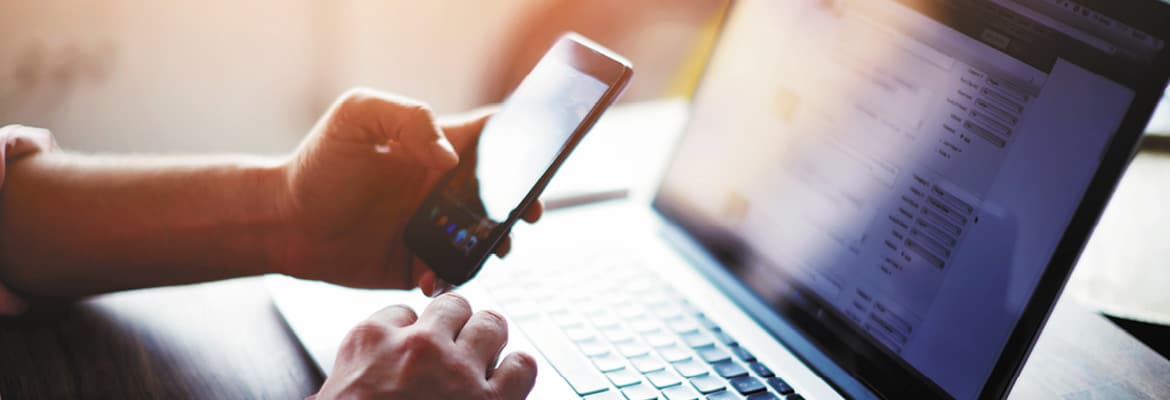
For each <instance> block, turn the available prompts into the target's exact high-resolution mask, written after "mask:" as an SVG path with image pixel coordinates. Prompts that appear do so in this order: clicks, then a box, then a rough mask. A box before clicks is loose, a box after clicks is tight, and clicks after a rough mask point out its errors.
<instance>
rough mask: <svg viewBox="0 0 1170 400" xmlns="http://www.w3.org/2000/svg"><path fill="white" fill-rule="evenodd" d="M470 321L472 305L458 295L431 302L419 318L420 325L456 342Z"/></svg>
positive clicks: (437, 298) (450, 295) (446, 296)
mask: <svg viewBox="0 0 1170 400" xmlns="http://www.w3.org/2000/svg"><path fill="white" fill-rule="evenodd" d="M468 319H471V304H470V303H468V302H467V299H465V298H463V296H460V295H459V294H456V293H446V294H443V295H442V296H439V297H436V298H435V299H434V300H431V304H428V305H427V308H426V310H424V311H423V314H422V316H420V317H418V325H420V326H424V327H427V328H429V329H432V330H433V331H435V332H437V333H439V334H441V335H444V336H446V337H449V338H450V339H451V340H455V339H456V338H457V337H458V336H459V331H461V330H463V325H466V324H467V320H468Z"/></svg>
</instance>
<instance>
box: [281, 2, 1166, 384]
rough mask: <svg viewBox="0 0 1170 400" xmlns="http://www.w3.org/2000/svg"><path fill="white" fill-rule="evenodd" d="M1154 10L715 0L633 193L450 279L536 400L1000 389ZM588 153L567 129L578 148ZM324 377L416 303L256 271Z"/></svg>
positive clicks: (1162, 69) (1143, 68)
mask: <svg viewBox="0 0 1170 400" xmlns="http://www.w3.org/2000/svg"><path fill="white" fill-rule="evenodd" d="M1166 21H1170V6H1168V5H1166V4H1164V3H1161V2H1159V1H1156V0H1141V1H1138V0H1135V1H1126V2H1115V1H1108V0H1078V1H1069V0H1014V1H1013V0H992V1H983V0H901V1H894V0H889V1H877V0H874V1H816V0H803V1H801V0H793V1H768V0H744V1H739V2H735V3H734V4H733V6H732V8H731V9H730V10H729V12H728V14H727V16H726V21H725V22H724V25H723V31H722V33H721V34H720V37H719V39H718V43H717V45H716V47H715V50H714V53H713V55H712V58H711V60H710V61H709V64H708V65H707V68H706V70H705V72H704V76H703V78H702V81H701V84H700V86H699V89H698V92H697V94H696V96H695V98H694V100H693V102H692V104H691V106H690V117H689V119H688V120H687V123H686V127H685V129H684V131H683V133H682V135H681V136H680V138H679V139H678V141H677V144H676V145H675V146H674V147H673V152H672V155H671V156H670V159H669V161H666V162H665V163H664V167H663V172H662V174H661V178H660V179H659V180H658V184H657V188H656V190H655V191H654V193H653V196H652V199H648V200H645V201H643V200H639V199H638V198H636V197H635V198H631V199H628V200H624V201H610V202H605V203H599V204H594V205H589V206H581V207H574V208H571V209H565V210H561V211H556V212H552V213H550V214H548V215H547V216H546V218H545V219H544V220H542V221H541V222H540V223H538V224H536V225H534V226H530V227H517V240H516V243H517V245H516V246H515V251H514V253H513V254H512V255H510V256H509V257H508V258H507V259H505V260H493V261H492V262H491V263H490V264H489V265H488V266H487V267H486V268H484V270H483V272H482V273H481V275H480V277H478V278H477V279H475V280H474V281H472V282H471V283H469V284H468V285H466V286H465V287H463V288H461V289H460V291H462V292H463V293H464V294H465V295H467V296H468V297H469V298H470V299H471V302H472V303H473V305H475V307H477V308H492V309H497V310H501V311H503V313H504V314H505V315H506V317H507V318H508V320H509V326H510V332H511V335H510V336H511V339H510V341H509V345H508V348H507V349H506V351H514V350H523V351H527V352H529V353H531V354H533V355H536V356H537V358H538V359H539V361H538V363H539V368H540V374H539V377H538V380H537V384H536V388H535V389H534V391H533V393H532V398H552V399H566V398H585V399H651V398H664V399H679V398H706V399H744V398H746V399H752V400H763V399H801V398H805V399H836V398H863V399H864V398H895V399H905V398H956V399H973V398H1002V397H1006V396H1007V395H1008V393H1009V392H1010V389H1011V387H1012V383H1013V381H1014V379H1015V377H1016V376H1017V374H1018V373H1019V371H1020V369H1021V366H1022V365H1023V363H1024V361H1025V359H1026V358H1027V357H1028V353H1029V351H1030V349H1031V347H1032V345H1033V343H1034V342H1035V340H1036V338H1037V337H1038V335H1039V333H1040V330H1041V328H1042V327H1043V325H1044V323H1045V320H1046V318H1047V316H1048V315H1049V313H1050V311H1051V309H1052V308H1053V305H1054V303H1055V301H1056V299H1057V297H1058V296H1059V294H1060V292H1061V289H1062V287H1063V285H1064V283H1065V281H1066V279H1067V278H1068V276H1069V274H1070V272H1071V270H1072V267H1073V265H1074V264H1075V262H1076V260H1077V257H1078V254H1079V253H1080V250H1081V248H1082V246H1083V245H1084V243H1085V241H1086V239H1087V237H1088V235H1089V233H1090V232H1091V231H1092V229H1093V226H1094V224H1095V223H1096V221H1097V219H1098V217H1099V215H1100V213H1101V211H1102V209H1103V207H1104V205H1105V202H1106V201H1107V199H1108V198H1109V195H1110V193H1111V192H1112V190H1113V189H1114V186H1115V185H1116V183H1117V181H1118V178H1119V177H1120V175H1121V173H1122V172H1123V170H1124V169H1125V167H1126V165H1127V163H1128V161H1129V160H1130V158H1131V157H1132V156H1133V154H1134V151H1135V149H1136V148H1137V144H1138V142H1139V140H1140V137H1141V134H1142V129H1143V127H1145V126H1146V123H1147V122H1148V120H1149V118H1150V115H1151V113H1152V112H1153V109H1154V106H1155V104H1156V103H1157V101H1158V98H1159V96H1160V94H1161V93H1162V90H1163V88H1164V87H1165V86H1166V82H1167V76H1168V75H1170V51H1168V50H1167V48H1166V43H1167V40H1170V24H1167V23H1166ZM586 142H588V140H587V141H586ZM269 287H270V289H271V290H272V292H273V295H274V298H275V301H276V304H277V306H278V307H279V309H280V310H281V312H282V313H283V315H284V316H285V318H286V321H288V323H289V325H290V327H291V328H292V330H293V331H294V332H295V334H296V335H297V336H298V338H299V339H300V341H301V342H302V343H303V344H304V345H305V347H306V349H308V352H309V355H310V356H311V357H312V358H313V359H314V361H315V362H317V364H318V365H319V366H320V367H321V368H322V370H323V371H324V372H325V373H328V371H329V370H330V369H331V367H332V360H333V359H332V357H333V355H334V353H335V351H336V346H337V345H338V344H339V343H340V340H341V338H342V336H343V335H344V334H345V331H346V330H348V329H349V328H350V327H352V326H353V325H354V324H355V323H356V322H358V321H359V320H361V319H362V318H364V317H366V316H367V315H369V314H370V313H371V312H373V311H375V310H377V309H379V308H381V307H383V306H385V305H387V304H389V303H396V302H406V303H409V304H414V305H416V307H421V306H422V304H425V301H426V299H425V298H423V297H421V296H419V295H418V294H417V293H395V292H386V291H357V290H352V289H343V288H336V287H331V286H327V285H324V284H319V283H309V282H300V281H295V280H292V279H290V278H284V277H274V278H270V281H269Z"/></svg>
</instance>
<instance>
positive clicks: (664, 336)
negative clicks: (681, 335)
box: [642, 329, 677, 347]
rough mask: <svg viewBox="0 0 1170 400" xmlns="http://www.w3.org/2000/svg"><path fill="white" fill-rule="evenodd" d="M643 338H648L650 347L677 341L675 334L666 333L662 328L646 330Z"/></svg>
mask: <svg viewBox="0 0 1170 400" xmlns="http://www.w3.org/2000/svg"><path fill="white" fill-rule="evenodd" d="M642 338H643V339H646V344H648V345H650V347H663V346H670V345H673V344H674V343H675V342H677V340H675V335H674V334H670V333H666V332H664V331H662V330H661V329H658V330H654V331H651V332H646V333H644V334H643V335H642Z"/></svg>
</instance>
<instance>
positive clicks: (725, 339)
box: [711, 330, 739, 346]
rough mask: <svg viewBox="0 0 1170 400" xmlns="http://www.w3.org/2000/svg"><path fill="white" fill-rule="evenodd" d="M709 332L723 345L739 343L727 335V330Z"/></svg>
mask: <svg viewBox="0 0 1170 400" xmlns="http://www.w3.org/2000/svg"><path fill="white" fill-rule="evenodd" d="M711 334H712V335H714V336H715V340H718V341H719V342H720V343H723V344H725V345H728V346H735V345H736V344H739V342H737V341H735V338H733V337H731V335H728V334H727V332H724V331H722V330H718V331H711Z"/></svg>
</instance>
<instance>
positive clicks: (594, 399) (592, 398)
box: [585, 390, 626, 400]
mask: <svg viewBox="0 0 1170 400" xmlns="http://www.w3.org/2000/svg"><path fill="white" fill-rule="evenodd" d="M585 400H626V396H622V392H619V391H617V390H606V391H604V392H601V393H596V394H591V395H588V396H585Z"/></svg>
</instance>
